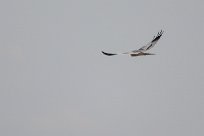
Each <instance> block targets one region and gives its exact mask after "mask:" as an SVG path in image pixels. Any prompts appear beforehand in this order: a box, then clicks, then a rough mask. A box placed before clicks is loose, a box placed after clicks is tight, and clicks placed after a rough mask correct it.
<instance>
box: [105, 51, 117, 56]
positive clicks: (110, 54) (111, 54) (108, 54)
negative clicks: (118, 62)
mask: <svg viewBox="0 0 204 136" xmlns="http://www.w3.org/2000/svg"><path fill="white" fill-rule="evenodd" d="M102 53H103V54H104V55H107V56H113V55H117V54H115V53H107V52H104V51H102Z"/></svg>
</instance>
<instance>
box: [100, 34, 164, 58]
mask: <svg viewBox="0 0 204 136" xmlns="http://www.w3.org/2000/svg"><path fill="white" fill-rule="evenodd" d="M163 32H164V31H163V30H161V31H160V32H158V34H157V36H154V37H153V39H152V40H151V41H150V42H149V43H147V44H146V45H145V46H142V47H141V48H139V49H138V50H133V51H130V52H124V53H107V52H104V51H102V53H103V54H104V55H107V56H114V55H130V56H132V57H137V56H145V55H155V54H153V53H147V52H146V51H148V50H150V49H151V48H152V47H154V46H155V44H156V43H157V42H158V41H159V39H160V38H161V36H162V34H163Z"/></svg>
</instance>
